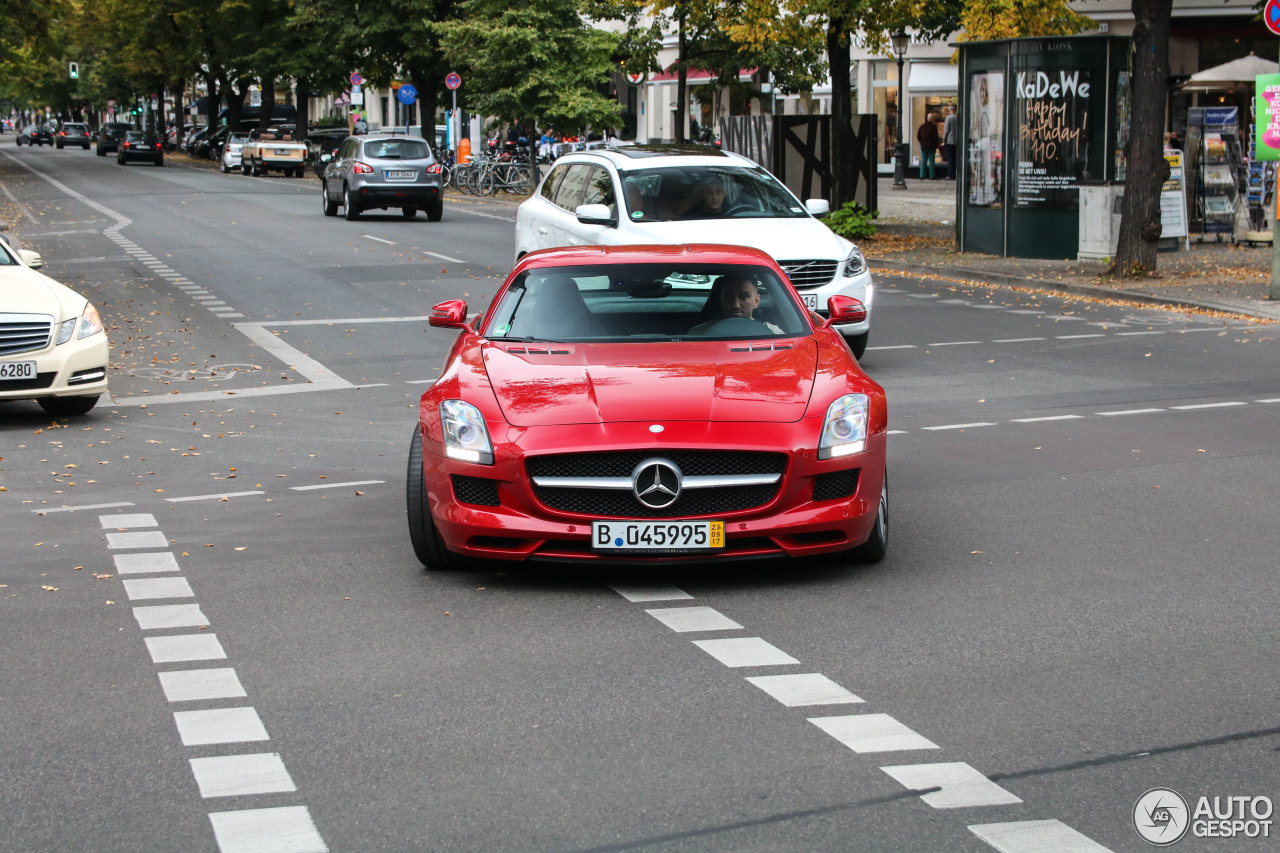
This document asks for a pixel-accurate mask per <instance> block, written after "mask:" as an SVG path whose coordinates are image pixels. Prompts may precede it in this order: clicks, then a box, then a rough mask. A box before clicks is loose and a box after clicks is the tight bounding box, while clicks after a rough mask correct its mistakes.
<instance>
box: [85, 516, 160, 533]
mask: <svg viewBox="0 0 1280 853" xmlns="http://www.w3.org/2000/svg"><path fill="white" fill-rule="evenodd" d="M98 520H99V521H101V522H102V529H103V530H119V529H120V528H122V527H123V528H125V529H129V528H133V527H159V526H160V523H159V522H158V521H156V517H155V516H154V515H152V514H151V513H149V512H126V513H121V514H120V515H100V516H98Z"/></svg>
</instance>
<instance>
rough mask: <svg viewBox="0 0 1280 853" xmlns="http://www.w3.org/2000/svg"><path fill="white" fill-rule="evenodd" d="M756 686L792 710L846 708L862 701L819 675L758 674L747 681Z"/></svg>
mask: <svg viewBox="0 0 1280 853" xmlns="http://www.w3.org/2000/svg"><path fill="white" fill-rule="evenodd" d="M747 681H750V682H751V683H752V684H754V685H755V686H756V687H759V688H760V689H761V690H763V691H764V692H765V693H768V694H769V695H770V696H772V697H773V698H774V699H777V700H778V701H779V702H781V703H782V704H783V705H786V706H787V707H789V708H796V707H800V706H802V705H843V704H846V703H852V702H861V701H862V700H861V699H860V698H858V697H857V696H855V695H853V694H852V693H850V692H849V691H848V690H845V689H844V688H843V687H841V686H840V685H839V684H836V683H835V682H834V681H832V680H831V679H830V678H827V677H826V676H825V675H822V674H820V673H817V672H808V673H803V674H799V675H757V676H755V677H754V678H748V679H747Z"/></svg>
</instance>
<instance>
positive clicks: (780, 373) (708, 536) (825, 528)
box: [406, 245, 889, 569]
mask: <svg viewBox="0 0 1280 853" xmlns="http://www.w3.org/2000/svg"><path fill="white" fill-rule="evenodd" d="M827 309H828V312H829V314H830V319H827V320H824V319H823V318H822V317H819V316H818V315H817V314H814V313H812V312H810V311H807V310H806V309H805V307H804V304H803V302H802V301H801V300H800V299H799V298H798V296H797V295H796V292H795V290H794V289H793V288H792V287H791V285H790V283H789V282H788V281H787V278H786V275H785V274H784V273H783V271H782V270H781V269H780V268H779V267H778V265H777V264H776V263H774V261H773V260H772V259H771V258H770V257H769V256H768V255H767V254H765V253H764V252H760V251H756V250H754V249H749V248H743V247H738V246H711V245H702V246H625V247H616V248H601V247H577V248H572V249H552V250H546V251H540V252H533V253H531V254H529V255H527V256H525V257H524V258H523V259H522V260H521V261H520V263H519V265H518V266H517V267H516V268H515V270H514V271H513V272H512V273H511V275H510V276H509V277H508V278H507V280H506V282H505V283H504V284H503V286H502V287H501V288H500V289H499V291H498V293H497V295H496V296H495V297H494V299H493V302H492V304H491V305H490V307H489V310H488V311H487V312H485V314H484V315H483V316H480V317H476V318H474V319H472V320H468V318H467V305H466V303H465V302H464V301H462V300H454V301H450V302H444V303H441V304H440V305H437V306H436V307H435V309H434V310H433V313H432V316H431V321H430V322H431V325H432V326H437V327H443V328H452V329H458V330H460V334H459V335H458V339H457V341H455V342H454V344H453V347H452V349H450V351H449V356H448V359H447V361H446V366H445V368H444V371H443V375H442V376H441V377H440V379H439V380H437V381H436V382H435V383H434V384H433V385H432V386H431V387H430V388H429V389H428V390H427V391H426V393H424V394H423V395H422V401H421V406H420V409H419V414H418V424H417V426H416V427H415V428H414V431H413V441H412V444H411V445H410V449H409V466H408V476H407V489H406V492H407V494H406V504H407V508H408V514H409V534H410V539H411V540H412V542H413V549H414V553H415V554H416V555H417V557H418V559H419V560H420V561H421V562H422V563H423V564H424V565H426V566H427V567H429V568H433V569H450V568H460V567H464V566H466V565H468V564H470V563H472V562H473V560H474V558H487V559H500V560H554V561H561V562H565V561H580V562H588V561H590V562H595V563H606V562H617V563H646V562H649V563H661V562H671V561H681V560H703V561H722V560H735V559H746V558H764V557H780V556H791V557H803V556H808V555H815V554H824V553H832V552H837V551H845V550H851V549H853V550H855V554H854V556H856V557H858V558H859V559H862V560H864V561H875V560H879V559H880V558H881V557H883V556H884V553H885V548H886V545H887V543H888V501H889V487H888V479H887V477H886V475H885V433H886V425H887V420H888V417H887V411H886V403H885V394H884V390H883V389H882V388H881V387H880V386H879V385H877V384H876V383H875V382H873V381H872V380H871V379H870V378H868V377H867V375H866V374H865V373H863V372H862V370H861V368H859V366H858V362H857V360H856V359H855V358H854V357H853V354H852V353H851V352H850V350H849V347H848V345H847V344H845V342H844V341H843V340H842V338H841V336H840V334H839V333H838V332H837V331H836V330H835V329H834V328H833V325H837V324H841V323H851V322H857V321H858V320H859V317H860V315H862V314H864V313H865V310H866V309H865V307H864V306H863V305H862V304H861V303H860V302H858V301H857V300H856V299H852V298H850V297H845V296H833V297H831V298H830V300H829V303H828V305H827Z"/></svg>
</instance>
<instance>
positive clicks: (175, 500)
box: [166, 491, 266, 504]
mask: <svg viewBox="0 0 1280 853" xmlns="http://www.w3.org/2000/svg"><path fill="white" fill-rule="evenodd" d="M265 494H266V492H262V491H248V492H219V493H218V494H216V495H187V496H186V497H181V498H166V500H167V501H169V502H170V503H175V504H176V503H186V502H187V501H220V500H222V499H223V498H247V497H249V496H251V495H265Z"/></svg>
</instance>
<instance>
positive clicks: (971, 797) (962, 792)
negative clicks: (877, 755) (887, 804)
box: [880, 761, 1022, 809]
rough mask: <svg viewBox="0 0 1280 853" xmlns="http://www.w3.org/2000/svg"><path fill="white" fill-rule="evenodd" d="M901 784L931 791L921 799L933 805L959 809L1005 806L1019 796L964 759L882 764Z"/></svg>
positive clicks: (1018, 799)
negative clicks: (928, 762) (893, 765)
mask: <svg viewBox="0 0 1280 853" xmlns="http://www.w3.org/2000/svg"><path fill="white" fill-rule="evenodd" d="M880 769H881V770H883V771H884V772H885V773H888V774H889V775H890V776H892V777H893V778H894V779H897V780H898V781H899V782H900V783H902V786H903V787H905V788H909V789H911V790H913V791H929V790H930V789H932V788H940V789H941V790H938V791H930V792H929V793H926V794H921V795H920V799H922V800H924V801H925V803H927V804H929V805H931V806H933V807H934V808H935V809H961V808H971V807H974V806H1007V805H1013V804H1015V803H1020V802H1022V800H1021V799H1020V798H1018V797H1015V796H1014V795H1013V794H1011V793H1009V792H1008V791H1006V790H1005V789H1004V788H1001V787H1000V786H999V785H997V784H996V783H995V782H992V781H991V780H990V779H988V778H987V777H986V776H983V775H982V774H981V773H979V772H978V771H977V770H975V769H974V768H972V767H970V766H969V765H968V764H965V763H964V762H963V761H953V762H947V763H944V764H906V765H900V766H897V767H881V768H880Z"/></svg>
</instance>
